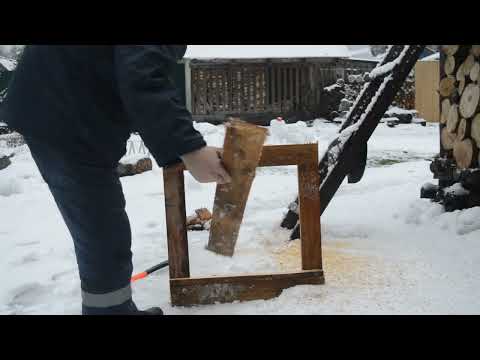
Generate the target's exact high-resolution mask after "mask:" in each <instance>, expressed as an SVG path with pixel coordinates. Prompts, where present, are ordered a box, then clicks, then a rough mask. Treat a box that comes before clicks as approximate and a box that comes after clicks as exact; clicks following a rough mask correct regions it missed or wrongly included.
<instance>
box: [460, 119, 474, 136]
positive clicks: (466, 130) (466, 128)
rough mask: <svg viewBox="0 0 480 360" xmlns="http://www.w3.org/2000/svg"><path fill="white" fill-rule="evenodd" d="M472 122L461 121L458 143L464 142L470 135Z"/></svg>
mask: <svg viewBox="0 0 480 360" xmlns="http://www.w3.org/2000/svg"><path fill="white" fill-rule="evenodd" d="M470 124H471V123H470V120H467V119H461V120H460V122H459V124H458V129H457V141H462V140H464V139H465V138H467V137H468V135H469V134H470Z"/></svg>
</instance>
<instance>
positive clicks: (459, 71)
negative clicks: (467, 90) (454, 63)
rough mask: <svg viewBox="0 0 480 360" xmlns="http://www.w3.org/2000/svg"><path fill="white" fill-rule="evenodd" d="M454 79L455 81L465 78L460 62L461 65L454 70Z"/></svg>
mask: <svg viewBox="0 0 480 360" xmlns="http://www.w3.org/2000/svg"><path fill="white" fill-rule="evenodd" d="M455 79H456V80H457V81H462V80H464V79H465V72H464V71H463V64H461V65H460V66H459V67H458V69H457V71H456V73H455Z"/></svg>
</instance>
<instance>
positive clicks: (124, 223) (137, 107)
mask: <svg viewBox="0 0 480 360" xmlns="http://www.w3.org/2000/svg"><path fill="white" fill-rule="evenodd" d="M185 51H186V46H177V45H142V46H140V45H135V46H133V45H132V46H74V45H72V46H46V45H39V46H27V47H26V49H25V50H24V53H23V55H22V58H21V60H20V62H19V64H18V67H17V69H16V72H15V75H14V77H13V79H12V82H11V84H10V86H9V90H8V95H7V99H6V101H5V104H4V105H5V108H4V111H5V114H4V116H5V120H6V122H7V124H8V125H9V127H11V128H12V129H14V130H17V131H18V132H20V133H21V134H23V135H24V137H25V140H26V142H27V144H28V146H29V148H30V150H31V153H32V157H33V159H34V160H35V162H36V164H37V166H38V168H39V170H40V173H41V174H42V176H43V178H44V179H45V181H46V183H47V184H48V186H49V188H50V191H51V193H52V195H53V197H54V199H55V202H56V204H57V206H58V208H59V210H60V212H61V214H62V216H63V218H64V220H65V223H66V225H67V227H68V229H69V231H70V233H71V235H72V238H73V240H74V245H75V253H76V258H77V263H78V267H79V274H80V280H81V287H82V313H83V314H142V313H146V312H143V311H140V310H138V309H137V307H136V306H135V303H134V302H133V300H132V291H131V287H130V278H131V275H132V253H131V251H130V246H131V231H130V224H129V220H128V217H127V214H126V212H125V199H124V196H123V192H122V187H121V183H120V181H119V178H118V176H117V174H116V166H117V164H118V161H119V159H120V158H121V157H122V156H123V155H124V154H125V150H126V142H127V140H128V138H129V136H130V134H131V133H132V132H138V133H139V134H140V135H141V137H142V139H143V141H144V142H145V144H146V146H147V147H148V148H149V150H150V152H151V154H152V155H153V157H154V158H155V160H156V161H157V163H158V164H159V166H165V165H168V164H172V163H175V162H178V161H183V162H184V163H185V166H186V167H187V169H188V170H189V171H190V172H191V173H192V175H193V177H194V178H195V179H196V180H197V181H200V182H218V183H225V182H228V181H230V178H229V175H228V173H227V172H226V171H225V169H224V167H223V166H222V164H221V156H220V152H219V150H218V149H215V148H211V147H208V146H206V143H205V141H204V139H203V138H202V136H201V134H200V133H199V132H197V131H196V130H195V129H194V128H193V123H192V118H191V114H190V113H189V112H188V110H187V109H186V108H185V106H184V104H182V102H181V100H180V98H179V95H178V91H177V89H176V87H175V85H174V83H173V81H172V74H173V71H174V69H175V66H176V64H177V61H178V60H180V59H181V58H182V57H183V55H184V54H185ZM151 313H161V310H160V309H158V308H156V309H154V310H152V311H151Z"/></svg>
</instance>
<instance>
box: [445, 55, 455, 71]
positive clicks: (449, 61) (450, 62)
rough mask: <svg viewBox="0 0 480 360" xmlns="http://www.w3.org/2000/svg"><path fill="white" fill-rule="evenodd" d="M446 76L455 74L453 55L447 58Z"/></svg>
mask: <svg viewBox="0 0 480 360" xmlns="http://www.w3.org/2000/svg"><path fill="white" fill-rule="evenodd" d="M444 71H445V74H446V75H452V74H454V72H455V57H454V56H453V55H450V56H447V59H446V60H445V65H444Z"/></svg>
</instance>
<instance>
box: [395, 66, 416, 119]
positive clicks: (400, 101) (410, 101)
mask: <svg viewBox="0 0 480 360" xmlns="http://www.w3.org/2000/svg"><path fill="white" fill-rule="evenodd" d="M392 105H393V106H398V107H400V108H402V109H407V110H413V109H415V74H414V71H413V70H412V72H411V73H410V74H409V75H408V77H407V79H406V80H405V82H404V83H403V85H402V87H401V88H400V90H399V91H398V93H397V95H396V96H395V100H394V101H393V103H392Z"/></svg>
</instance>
